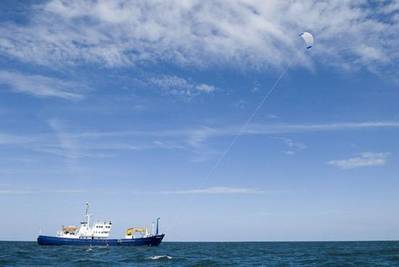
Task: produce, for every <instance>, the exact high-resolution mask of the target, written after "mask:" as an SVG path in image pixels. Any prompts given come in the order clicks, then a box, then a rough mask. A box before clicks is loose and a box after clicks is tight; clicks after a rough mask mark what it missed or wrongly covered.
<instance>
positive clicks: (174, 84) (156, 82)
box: [147, 75, 216, 98]
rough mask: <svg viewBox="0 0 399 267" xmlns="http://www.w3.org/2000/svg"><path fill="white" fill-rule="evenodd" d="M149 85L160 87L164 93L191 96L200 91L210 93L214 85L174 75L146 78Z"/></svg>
mask: <svg viewBox="0 0 399 267" xmlns="http://www.w3.org/2000/svg"><path fill="white" fill-rule="evenodd" d="M147 83H148V84H149V85H150V86H153V87H156V88H157V89H160V90H161V91H162V92H163V93H164V94H168V95H174V96H182V97H188V98H190V97H193V96H196V95H198V94H201V93H211V92H213V91H215V90H216V87H214V86H212V85H208V84H204V83H201V84H198V83H195V82H192V81H189V80H186V79H184V78H181V77H178V76H175V75H163V76H158V77H151V78H149V79H148V80H147Z"/></svg>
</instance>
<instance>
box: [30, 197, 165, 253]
mask: <svg viewBox="0 0 399 267" xmlns="http://www.w3.org/2000/svg"><path fill="white" fill-rule="evenodd" d="M90 218H91V215H90V214H89V203H86V213H85V220H84V221H83V222H81V223H80V225H79V226H75V225H71V226H63V227H62V229H61V230H60V231H58V232H57V235H56V236H47V235H39V236H38V238H37V243H38V244H39V245H56V246H57V245H58V246H59V245H73V246H75V245H81V246H158V245H159V244H160V243H161V242H162V239H163V238H164V236H165V234H160V233H159V220H160V218H157V219H156V222H153V223H152V231H151V232H149V231H148V229H147V228H145V227H132V228H129V229H127V230H126V232H125V237H124V238H121V239H110V238H108V237H109V234H110V232H111V228H112V222H111V221H101V222H95V223H93V224H92V225H91V222H90Z"/></svg>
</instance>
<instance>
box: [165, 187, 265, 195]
mask: <svg viewBox="0 0 399 267" xmlns="http://www.w3.org/2000/svg"><path fill="white" fill-rule="evenodd" d="M161 193H162V194H168V195H169V194H170V195H213V194H214V195H219V194H264V193H266V191H264V190H259V189H256V188H245V187H224V186H215V187H207V188H198V189H185V190H175V191H161Z"/></svg>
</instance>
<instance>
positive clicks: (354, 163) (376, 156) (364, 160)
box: [327, 152, 389, 170]
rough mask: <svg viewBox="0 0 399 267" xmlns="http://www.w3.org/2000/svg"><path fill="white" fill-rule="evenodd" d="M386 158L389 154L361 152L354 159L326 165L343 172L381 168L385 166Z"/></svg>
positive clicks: (331, 162)
mask: <svg viewBox="0 0 399 267" xmlns="http://www.w3.org/2000/svg"><path fill="white" fill-rule="evenodd" d="M388 157H389V153H374V152H363V153H361V154H360V155H358V156H356V157H353V158H348V159H341V160H331V161H329V162H327V164H329V165H332V166H335V167H338V168H340V169H343V170H347V169H354V168H361V167H370V166H383V165H385V164H386V162H387V159H388Z"/></svg>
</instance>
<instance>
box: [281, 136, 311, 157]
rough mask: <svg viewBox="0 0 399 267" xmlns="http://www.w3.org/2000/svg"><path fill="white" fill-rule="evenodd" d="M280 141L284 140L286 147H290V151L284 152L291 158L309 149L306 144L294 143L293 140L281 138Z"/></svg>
mask: <svg viewBox="0 0 399 267" xmlns="http://www.w3.org/2000/svg"><path fill="white" fill-rule="evenodd" d="M278 139H280V140H282V141H283V142H284V143H285V145H286V146H287V147H288V149H287V150H286V151H284V153H285V154H287V155H290V156H291V155H295V154H296V153H298V152H299V151H302V150H304V149H306V148H307V145H305V144H304V143H302V142H298V141H294V140H293V139H291V138H285V137H279V138H278Z"/></svg>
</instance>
